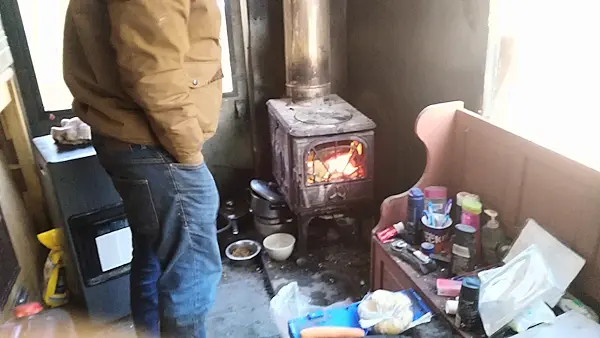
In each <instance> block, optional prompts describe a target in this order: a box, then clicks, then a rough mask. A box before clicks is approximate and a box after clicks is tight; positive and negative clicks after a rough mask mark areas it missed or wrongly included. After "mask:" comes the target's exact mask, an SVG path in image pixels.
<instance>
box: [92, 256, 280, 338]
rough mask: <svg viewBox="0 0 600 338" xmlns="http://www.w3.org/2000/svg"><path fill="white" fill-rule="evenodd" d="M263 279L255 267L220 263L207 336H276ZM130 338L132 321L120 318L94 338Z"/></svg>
mask: <svg viewBox="0 0 600 338" xmlns="http://www.w3.org/2000/svg"><path fill="white" fill-rule="evenodd" d="M266 290H267V288H266V287H265V278H264V274H263V272H262V270H261V269H259V268H258V267H257V266H250V267H232V266H229V265H227V264H224V266H223V278H222V280H221V283H220V284H219V287H218V288H217V300H216V303H215V306H214V308H213V309H212V311H211V312H210V314H209V316H208V319H207V336H208V337H223V338H229V337H231V338H239V337H257V338H277V337H279V332H278V331H277V328H276V327H275V324H274V323H273V321H272V320H271V317H270V312H269V300H270V297H269V294H268V292H267V291H266ZM105 337H119V338H130V337H131V338H133V337H135V333H134V330H133V324H132V323H131V322H130V321H128V320H124V321H122V322H119V323H115V324H113V325H111V326H110V327H108V328H106V329H103V330H100V331H99V332H97V334H96V335H95V336H94V338H105Z"/></svg>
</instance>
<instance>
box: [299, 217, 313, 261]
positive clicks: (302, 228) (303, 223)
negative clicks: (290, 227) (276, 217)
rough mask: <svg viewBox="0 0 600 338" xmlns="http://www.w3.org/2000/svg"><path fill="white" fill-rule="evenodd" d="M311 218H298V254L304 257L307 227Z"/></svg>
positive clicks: (306, 247)
mask: <svg viewBox="0 0 600 338" xmlns="http://www.w3.org/2000/svg"><path fill="white" fill-rule="evenodd" d="M313 218H314V217H313V216H298V253H299V254H300V256H305V255H306V254H307V253H308V226H309V225H310V222H311V221H312V220H313Z"/></svg>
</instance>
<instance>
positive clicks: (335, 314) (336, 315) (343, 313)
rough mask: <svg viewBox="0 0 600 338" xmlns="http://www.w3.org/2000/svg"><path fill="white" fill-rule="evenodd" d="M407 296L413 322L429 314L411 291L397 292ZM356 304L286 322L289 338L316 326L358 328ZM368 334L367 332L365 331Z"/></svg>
mask: <svg viewBox="0 0 600 338" xmlns="http://www.w3.org/2000/svg"><path fill="white" fill-rule="evenodd" d="M399 292H401V293H403V294H405V295H407V296H408V297H409V298H410V300H411V302H412V311H413V314H414V316H413V321H415V320H417V319H419V318H421V317H423V316H424V315H425V314H427V313H429V312H431V310H430V309H429V307H428V306H427V305H426V304H425V302H424V301H423V299H422V298H421V297H420V296H419V295H418V294H417V293H416V292H415V290H413V289H408V290H403V291H399ZM358 304H360V302H356V303H354V304H351V305H348V306H346V307H341V308H335V309H330V310H325V311H316V312H312V313H309V314H308V315H306V316H304V317H300V318H296V319H292V320H290V321H289V322H288V332H289V334H290V337H291V338H300V332H301V331H302V330H304V329H306V328H309V327H316V326H337V327H354V328H360V323H359V317H358ZM365 333H368V330H365Z"/></svg>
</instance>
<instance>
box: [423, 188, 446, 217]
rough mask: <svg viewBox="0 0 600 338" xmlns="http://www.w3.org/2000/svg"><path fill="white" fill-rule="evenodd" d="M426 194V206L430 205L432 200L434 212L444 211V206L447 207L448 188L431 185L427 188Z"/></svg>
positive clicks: (440, 212)
mask: <svg viewBox="0 0 600 338" xmlns="http://www.w3.org/2000/svg"><path fill="white" fill-rule="evenodd" d="M424 194H425V207H426V208H427V206H428V205H429V202H431V204H432V207H433V212H434V213H437V214H442V213H444V208H445V207H446V202H447V201H448V188H446V187H441V186H431V187H427V188H425V192H424ZM419 217H421V216H419Z"/></svg>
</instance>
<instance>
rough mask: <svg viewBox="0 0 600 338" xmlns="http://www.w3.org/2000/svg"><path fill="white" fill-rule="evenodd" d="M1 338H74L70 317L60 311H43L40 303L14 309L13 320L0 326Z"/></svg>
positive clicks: (73, 328) (73, 327) (73, 326)
mask: <svg viewBox="0 0 600 338" xmlns="http://www.w3.org/2000/svg"><path fill="white" fill-rule="evenodd" d="M0 337H3V338H5V337H6V338H29V337H36V338H76V337H77V335H76V333H75V325H74V324H73V321H72V320H71V316H69V313H67V312H66V311H64V310H61V309H57V308H55V309H49V310H44V308H43V306H42V305H41V304H40V303H27V304H23V305H19V306H17V307H16V308H15V319H13V320H10V321H8V322H6V323H5V324H2V325H1V326H0Z"/></svg>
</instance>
